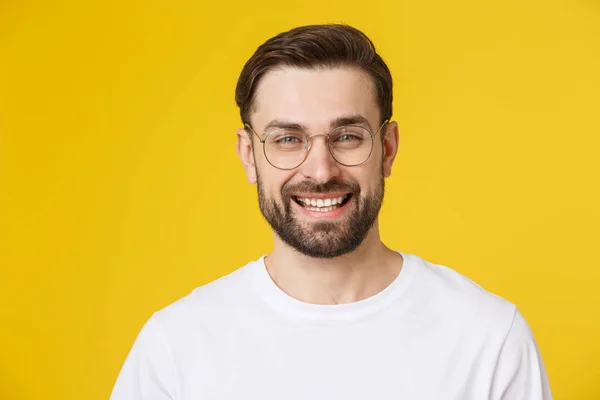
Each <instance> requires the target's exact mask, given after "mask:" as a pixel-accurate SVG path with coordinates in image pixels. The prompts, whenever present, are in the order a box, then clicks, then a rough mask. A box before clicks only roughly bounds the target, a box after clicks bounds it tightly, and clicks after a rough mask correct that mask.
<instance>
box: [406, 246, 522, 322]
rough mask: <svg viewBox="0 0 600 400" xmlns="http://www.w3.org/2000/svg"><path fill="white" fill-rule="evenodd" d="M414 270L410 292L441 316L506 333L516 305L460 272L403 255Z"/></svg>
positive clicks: (513, 316) (515, 310)
mask: <svg viewBox="0 0 600 400" xmlns="http://www.w3.org/2000/svg"><path fill="white" fill-rule="evenodd" d="M405 257H406V259H407V261H408V262H409V263H411V267H412V269H413V275H414V276H413V279H412V285H411V286H412V287H411V290H412V295H413V296H416V297H417V298H418V299H419V301H421V302H423V303H422V304H425V305H426V307H427V309H428V310H429V311H431V312H433V313H434V314H437V315H439V316H440V317H441V318H444V319H447V318H452V319H454V320H456V321H459V322H461V323H464V324H467V325H468V326H471V327H474V328H477V327H481V328H482V329H490V328H491V329H495V328H498V329H499V330H500V331H504V332H507V331H508V329H510V327H511V325H512V323H513V319H514V318H515V315H516V313H517V307H516V306H515V304H513V303H511V302H509V301H508V300H506V299H504V298H502V297H500V296H498V295H496V294H494V293H492V292H490V291H488V290H486V289H484V288H483V287H481V286H480V285H479V284H477V283H476V282H474V281H473V280H471V279H469V278H468V277H466V276H465V275H463V274H460V273H459V272H457V271H455V270H453V269H452V268H449V267H447V266H444V265H438V264H434V263H431V262H428V261H425V260H423V259H422V258H420V257H418V256H415V255H406V256H405Z"/></svg>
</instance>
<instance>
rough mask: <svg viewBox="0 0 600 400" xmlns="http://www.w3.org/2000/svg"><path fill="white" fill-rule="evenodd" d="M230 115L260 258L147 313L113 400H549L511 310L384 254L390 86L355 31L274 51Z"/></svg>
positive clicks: (526, 332)
mask: <svg viewBox="0 0 600 400" xmlns="http://www.w3.org/2000/svg"><path fill="white" fill-rule="evenodd" d="M236 101H237V104H238V106H239V107H240V113H241V117H242V122H243V124H244V127H243V128H242V129H240V130H238V132H237V139H238V143H237V151H238V154H239V157H240V159H241V161H242V164H243V166H244V169H245V171H246V175H247V177H248V180H249V181H250V183H257V184H258V197H259V205H260V209H261V211H262V213H263V215H264V216H265V218H266V219H267V221H268V222H269V223H270V225H271V226H272V228H273V232H274V247H273V251H272V252H271V253H270V254H268V255H267V256H264V257H261V258H260V259H259V260H257V261H254V262H251V263H249V264H247V265H246V266H244V267H242V268H240V269H238V270H237V271H235V272H233V273H231V274H230V275H228V276H225V277H223V278H221V279H219V280H217V281H215V282H212V283H210V284H208V285H205V286H203V287H199V288H197V289H196V290H194V291H193V292H192V293H191V294H190V295H188V296H187V297H185V298H183V299H181V300H180V301H178V302H176V303H174V304H172V305H170V306H168V307H167V308H165V309H163V310H161V311H159V312H157V313H155V314H154V315H153V316H152V318H150V320H149V321H148V322H147V323H146V325H145V326H144V328H143V329H142V331H141V333H140V334H139V336H138V338H137V340H136V342H135V344H134V346H133V349H132V350H131V352H130V354H129V356H128V358H127V360H126V362H125V365H124V366H123V369H122V371H121V374H120V375H119V377H118V379H117V382H116V385H115V387H114V391H113V394H112V399H113V400H125V399H128V400H138V399H139V400H142V399H144V400H145V399H153V400H155V399H180V400H191V399H194V400H201V399H261V400H282V399H286V400H300V399H302V400H306V399H344V400H348V399H349V400H353V399H357V400H358V399H360V400H364V399H448V400H450V399H456V400H458V399H461V400H463V399H476V400H481V399H528V400H540V399H550V398H551V394H550V388H549V384H548V379H547V375H546V371H545V368H544V365H543V362H542V359H541V357H540V354H539V351H538V348H537V346H536V343H535V341H534V339H533V336H532V333H531V331H530V329H529V327H528V325H527V323H526V321H525V320H524V319H523V316H522V315H521V314H520V313H519V311H518V310H517V309H516V307H515V306H514V305H513V304H511V303H509V302H507V301H505V300H503V299H501V298H499V297H497V296H494V295H492V294H490V293H488V292H486V291H485V290H484V289H482V288H481V287H479V286H477V285H476V284H474V283H473V282H472V281H470V280H469V279H467V278H465V277H463V276H461V275H459V274H458V273H456V272H454V271H452V270H450V269H448V268H446V267H443V266H438V265H433V264H430V263H428V262H426V261H424V260H422V259H421V258H419V257H417V256H414V255H409V254H403V253H400V252H397V251H393V250H390V249H388V248H387V247H386V246H385V245H384V244H383V243H382V241H381V239H380V237H379V229H378V220H377V217H378V213H379V209H380V207H381V202H382V199H383V193H384V178H387V177H389V176H390V174H391V171H392V164H393V162H394V158H395V156H396V151H397V148H398V126H397V124H396V122H393V121H391V120H390V118H391V115H392V78H391V75H390V72H389V70H388V68H387V66H386V64H385V63H384V62H383V60H382V59H381V57H380V56H379V55H378V54H377V53H376V51H375V48H374V46H373V44H372V43H371V41H370V40H369V39H368V38H367V37H366V36H365V35H364V34H363V33H362V32H360V31H358V30H356V29H354V28H352V27H349V26H344V25H318V26H305V27H300V28H296V29H293V30H291V31H289V32H285V33H282V34H279V35H277V36H275V37H274V38H272V39H270V40H268V41H267V42H266V43H264V44H263V45H262V46H260V47H259V48H258V49H257V51H256V52H255V54H254V55H253V56H252V57H251V58H250V60H249V61H248V62H247V63H246V65H245V67H244V69H243V71H242V73H241V76H240V78H239V81H238V86H237V90H236Z"/></svg>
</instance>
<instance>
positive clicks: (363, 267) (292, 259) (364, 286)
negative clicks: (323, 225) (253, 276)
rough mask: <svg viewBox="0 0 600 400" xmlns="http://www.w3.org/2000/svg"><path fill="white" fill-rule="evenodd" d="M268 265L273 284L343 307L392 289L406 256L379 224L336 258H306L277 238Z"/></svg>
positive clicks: (290, 292) (302, 297)
mask: <svg viewBox="0 0 600 400" xmlns="http://www.w3.org/2000/svg"><path fill="white" fill-rule="evenodd" d="M265 264H266V267H267V270H268V271H269V275H270V276H271V278H272V279H273V281H274V282H275V283H276V284H277V286H279V287H280V288H281V289H282V290H283V291H284V292H286V293H287V294H288V295H290V296H291V297H293V298H295V299H297V300H300V301H303V302H306V303H311V304H343V303H352V302H356V301H360V300H363V299H366V298H368V297H371V296H373V295H375V294H377V293H379V292H380V291H382V290H383V289H385V288H386V287H387V286H389V285H390V284H391V283H392V282H393V281H394V279H396V277H397V276H398V274H399V273H400V270H401V268H402V257H401V256H400V255H399V254H398V253H396V252H394V251H392V250H390V249H388V248H387V247H386V246H385V245H384V244H383V243H382V242H381V239H380V237H379V227H378V224H377V222H376V223H375V224H374V225H373V228H372V229H371V230H370V231H369V233H368V234H367V236H366V237H365V240H364V241H363V243H362V244H361V245H360V246H359V247H358V248H357V249H356V250H354V251H353V252H351V253H348V254H344V255H342V256H339V257H335V258H327V259H322V258H312V257H308V256H305V255H304V254H301V253H299V252H298V251H296V250H295V249H293V248H291V247H290V246H288V245H287V244H286V243H284V242H283V241H281V239H279V237H278V236H277V235H275V246H274V249H273V252H272V253H271V254H269V255H268V256H267V257H266V258H265Z"/></svg>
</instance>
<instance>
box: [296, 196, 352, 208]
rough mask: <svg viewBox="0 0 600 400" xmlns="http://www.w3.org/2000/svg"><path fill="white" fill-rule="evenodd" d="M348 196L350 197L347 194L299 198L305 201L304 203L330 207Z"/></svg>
mask: <svg viewBox="0 0 600 400" xmlns="http://www.w3.org/2000/svg"><path fill="white" fill-rule="evenodd" d="M346 197H348V195H347V194H346V195H344V196H340V197H333V198H330V199H309V198H308V197H305V198H299V199H298V200H300V201H302V202H304V204H306V205H307V206H313V207H329V206H334V205H336V204H340V203H341V202H342V201H344V199H345V198H346Z"/></svg>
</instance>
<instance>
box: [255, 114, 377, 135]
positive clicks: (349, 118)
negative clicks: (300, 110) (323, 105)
mask: <svg viewBox="0 0 600 400" xmlns="http://www.w3.org/2000/svg"><path fill="white" fill-rule="evenodd" d="M346 125H366V126H367V128H368V129H369V131H371V130H372V128H371V124H369V120H368V119H366V118H365V117H363V116H362V115H358V114H356V115H346V116H343V117H338V118H336V119H334V120H333V121H331V122H330V123H329V129H331V130H333V129H335V128H339V127H340V126H346ZM271 129H289V130H294V131H302V132H307V131H308V127H307V126H306V125H303V124H299V123H296V122H289V121H282V120H278V119H274V120H273V121H271V122H269V123H268V124H267V126H265V129H264V131H265V132H268V131H269V130H271Z"/></svg>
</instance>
